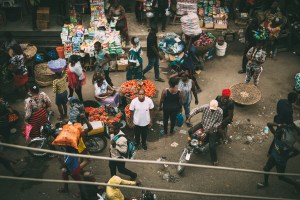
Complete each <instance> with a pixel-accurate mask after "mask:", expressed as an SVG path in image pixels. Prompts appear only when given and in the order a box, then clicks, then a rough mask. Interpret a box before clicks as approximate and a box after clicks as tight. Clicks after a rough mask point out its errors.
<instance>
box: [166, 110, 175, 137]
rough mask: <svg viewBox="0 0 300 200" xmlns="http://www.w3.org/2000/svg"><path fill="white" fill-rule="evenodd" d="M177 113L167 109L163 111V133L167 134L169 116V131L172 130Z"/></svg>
mask: <svg viewBox="0 0 300 200" xmlns="http://www.w3.org/2000/svg"><path fill="white" fill-rule="evenodd" d="M177 113H178V111H167V110H164V111H163V118H164V120H163V122H164V132H165V134H168V125H169V118H170V121H171V129H170V133H173V132H174V127H175V122H176V115H177Z"/></svg>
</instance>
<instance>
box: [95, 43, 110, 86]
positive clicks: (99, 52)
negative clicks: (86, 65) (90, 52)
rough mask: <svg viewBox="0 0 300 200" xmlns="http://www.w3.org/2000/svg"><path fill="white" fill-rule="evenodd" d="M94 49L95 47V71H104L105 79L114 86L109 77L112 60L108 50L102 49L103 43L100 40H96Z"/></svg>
mask: <svg viewBox="0 0 300 200" xmlns="http://www.w3.org/2000/svg"><path fill="white" fill-rule="evenodd" d="M94 49H95V58H96V62H95V66H96V68H95V72H99V71H103V73H104V76H105V80H106V81H107V83H108V84H109V85H110V86H113V83H112V81H111V79H110V77H109V62H110V60H111V58H110V56H109V54H108V52H106V51H104V50H103V49H101V43H100V42H95V44H94Z"/></svg>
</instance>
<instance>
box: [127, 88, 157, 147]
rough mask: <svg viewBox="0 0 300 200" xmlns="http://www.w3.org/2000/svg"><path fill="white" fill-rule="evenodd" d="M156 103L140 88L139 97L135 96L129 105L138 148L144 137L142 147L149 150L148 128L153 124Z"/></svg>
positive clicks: (131, 125)
mask: <svg viewBox="0 0 300 200" xmlns="http://www.w3.org/2000/svg"><path fill="white" fill-rule="evenodd" d="M153 108H154V104H153V101H152V99H150V98H149V97H145V90H144V89H140V90H139V91H138V97H136V98H134V99H133V100H132V101H131V103H130V106H129V110H130V112H131V114H130V117H131V119H130V120H131V124H130V127H131V128H134V133H135V137H134V138H135V145H136V148H137V149H138V148H139V146H140V138H141V139H142V148H143V149H144V150H145V151H146V150H147V144H146V141H147V130H148V128H151V127H152V125H153V122H152V116H153Z"/></svg>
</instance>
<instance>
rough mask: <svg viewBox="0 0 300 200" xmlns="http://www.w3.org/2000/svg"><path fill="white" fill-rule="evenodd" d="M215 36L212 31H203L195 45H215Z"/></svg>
mask: <svg viewBox="0 0 300 200" xmlns="http://www.w3.org/2000/svg"><path fill="white" fill-rule="evenodd" d="M215 39H216V38H215V36H213V35H212V34H211V33H204V32H203V33H201V34H200V36H199V39H198V40H196V41H195V42H194V43H193V45H194V46H195V47H200V46H202V47H206V46H211V45H213V43H214V41H215Z"/></svg>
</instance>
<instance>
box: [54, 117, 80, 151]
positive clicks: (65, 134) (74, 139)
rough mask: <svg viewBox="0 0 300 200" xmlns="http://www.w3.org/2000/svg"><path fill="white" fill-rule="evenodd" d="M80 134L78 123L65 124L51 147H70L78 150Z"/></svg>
mask: <svg viewBox="0 0 300 200" xmlns="http://www.w3.org/2000/svg"><path fill="white" fill-rule="evenodd" d="M81 133H82V126H81V124H80V123H75V124H66V125H64V126H63V128H62V131H61V132H60V133H59V134H58V136H57V137H56V138H55V140H54V141H53V142H52V145H59V146H71V147H74V148H75V149H78V141H79V138H80V136H81Z"/></svg>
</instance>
